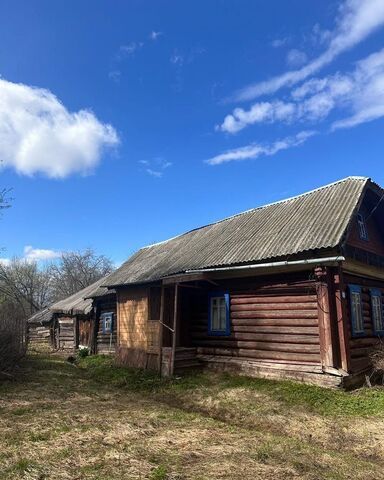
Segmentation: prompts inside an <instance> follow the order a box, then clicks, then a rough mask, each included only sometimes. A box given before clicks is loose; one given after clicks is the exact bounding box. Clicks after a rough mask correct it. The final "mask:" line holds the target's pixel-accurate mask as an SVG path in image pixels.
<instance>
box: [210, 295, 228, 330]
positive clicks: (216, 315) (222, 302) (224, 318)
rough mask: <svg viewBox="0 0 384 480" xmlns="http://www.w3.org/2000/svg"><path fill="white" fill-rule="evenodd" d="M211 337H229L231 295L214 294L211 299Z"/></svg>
mask: <svg viewBox="0 0 384 480" xmlns="http://www.w3.org/2000/svg"><path fill="white" fill-rule="evenodd" d="M208 333H209V335H229V334H230V325H229V294H228V293H213V294H212V295H210V297H209V321H208Z"/></svg>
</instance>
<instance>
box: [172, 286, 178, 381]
mask: <svg viewBox="0 0 384 480" xmlns="http://www.w3.org/2000/svg"><path fill="white" fill-rule="evenodd" d="M178 307H179V284H178V283H175V297H174V304H173V333H172V356H171V372H170V373H171V376H172V375H173V374H174V372H175V357H176V341H177V322H178V311H179V308H178Z"/></svg>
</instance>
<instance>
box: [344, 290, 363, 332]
mask: <svg viewBox="0 0 384 480" xmlns="http://www.w3.org/2000/svg"><path fill="white" fill-rule="evenodd" d="M348 287H349V306H350V311H351V328H352V337H354V338H356V337H365V335H366V334H365V331H364V316H363V299H362V295H361V293H362V292H361V287H360V285H348ZM354 293H358V294H359V295H360V313H361V320H362V325H363V330H356V317H355V315H354V310H353V307H352V303H353V301H352V297H353V294H354Z"/></svg>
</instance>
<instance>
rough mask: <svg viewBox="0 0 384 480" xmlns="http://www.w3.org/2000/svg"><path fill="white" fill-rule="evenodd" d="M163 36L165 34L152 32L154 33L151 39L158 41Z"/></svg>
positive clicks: (151, 34) (150, 35)
mask: <svg viewBox="0 0 384 480" xmlns="http://www.w3.org/2000/svg"><path fill="white" fill-rule="evenodd" d="M161 35H163V32H156V31H155V30H152V32H151V33H150V34H149V38H150V39H151V40H157V39H158V38H159V37H160V36H161Z"/></svg>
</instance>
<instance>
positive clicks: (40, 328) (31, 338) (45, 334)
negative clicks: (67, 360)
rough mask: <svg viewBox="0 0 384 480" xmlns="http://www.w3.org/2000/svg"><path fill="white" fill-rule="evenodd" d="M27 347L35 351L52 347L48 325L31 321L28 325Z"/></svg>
mask: <svg viewBox="0 0 384 480" xmlns="http://www.w3.org/2000/svg"><path fill="white" fill-rule="evenodd" d="M28 343H29V345H28V346H29V348H31V349H32V350H37V351H47V350H50V349H51V348H52V343H51V332H50V325H49V324H48V325H42V324H41V323H40V322H39V323H31V324H29V325H28Z"/></svg>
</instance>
